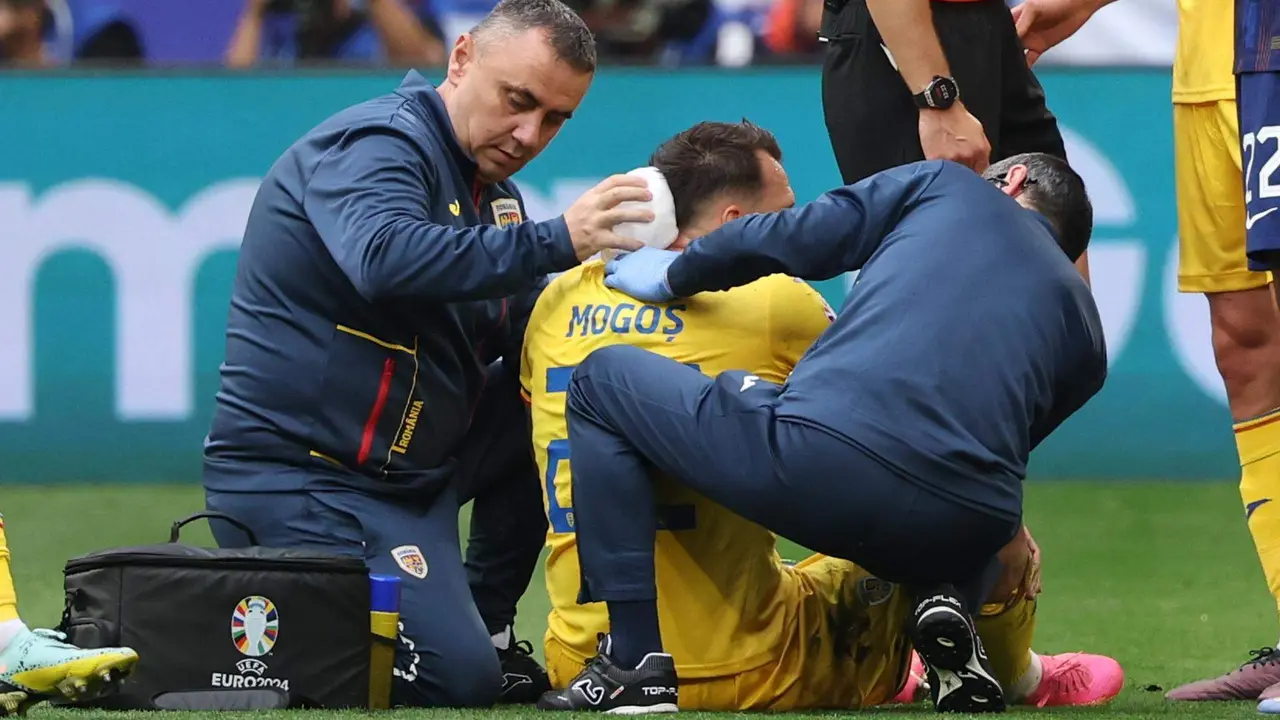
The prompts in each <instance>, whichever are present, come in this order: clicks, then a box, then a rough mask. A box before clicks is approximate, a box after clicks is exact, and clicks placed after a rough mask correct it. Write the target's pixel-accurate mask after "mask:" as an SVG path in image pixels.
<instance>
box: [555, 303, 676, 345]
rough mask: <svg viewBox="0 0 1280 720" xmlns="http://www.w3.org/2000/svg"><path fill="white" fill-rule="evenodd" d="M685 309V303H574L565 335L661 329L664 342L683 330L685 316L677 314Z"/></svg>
mask: <svg viewBox="0 0 1280 720" xmlns="http://www.w3.org/2000/svg"><path fill="white" fill-rule="evenodd" d="M686 309H687V308H686V306H684V305H667V306H662V305H649V304H636V303H629V302H624V303H618V304H617V305H606V304H603V303H599V304H596V303H589V304H587V305H574V306H573V311H572V315H571V316H570V318H569V330H568V332H566V333H565V335H564V336H565V337H573V336H574V335H577V336H578V337H586V336H587V335H603V334H604V333H606V332H612V333H616V334H619V335H623V334H627V333H633V332H635V333H640V334H642V335H652V334H653V333H662V334H663V335H666V336H667V342H671V341H672V340H674V339H675V336H676V335H679V334H680V332H681V331H682V330H684V319H683V318H682V317H680V313H682V312H684V311H685V310H686Z"/></svg>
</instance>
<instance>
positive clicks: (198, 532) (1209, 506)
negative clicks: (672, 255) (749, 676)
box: [0, 482, 1278, 720]
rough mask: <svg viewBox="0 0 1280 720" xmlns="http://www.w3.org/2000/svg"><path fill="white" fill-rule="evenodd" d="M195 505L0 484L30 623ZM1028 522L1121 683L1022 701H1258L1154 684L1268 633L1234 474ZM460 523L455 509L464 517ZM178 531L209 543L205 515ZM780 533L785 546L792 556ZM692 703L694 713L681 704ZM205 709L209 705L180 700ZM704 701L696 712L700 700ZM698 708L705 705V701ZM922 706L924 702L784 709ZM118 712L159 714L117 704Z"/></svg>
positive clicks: (1132, 719)
mask: <svg viewBox="0 0 1280 720" xmlns="http://www.w3.org/2000/svg"><path fill="white" fill-rule="evenodd" d="M203 506H204V503H203V496H202V492H201V490H200V488H199V487H196V486H191V485H183V486H160V485H139V486H128V487H121V486H110V487H108V486H79V487H68V486H20V485H4V486H2V487H0V510H3V512H4V513H5V521H6V531H7V532H8V534H9V543H10V547H11V549H12V550H13V552H14V558H13V566H14V567H13V569H14V574H15V578H16V582H17V586H18V596H19V602H20V603H21V606H22V612H23V615H24V618H25V619H26V620H27V622H28V624H31V625H40V626H50V625H54V624H56V623H57V622H58V618H59V615H60V612H61V603H62V574H61V571H62V566H63V563H64V562H66V560H67V559H68V558H70V557H73V556H76V555H79V554H82V553H86V552H90V551H93V550H100V549H103V548H108V547H118V546H124V545H135V544H148V543H155V542H164V541H165V540H167V539H168V533H169V525H170V523H172V521H173V520H175V519H177V518H178V517H181V516H184V515H186V514H188V513H191V512H195V511H198V510H200V509H202V508H203ZM1027 524H1028V526H1029V527H1030V528H1031V531H1032V533H1033V534H1034V535H1035V537H1036V539H1037V540H1038V542H1039V543H1040V547H1041V548H1042V550H1043V551H1044V595H1042V596H1041V602H1040V606H1039V622H1038V626H1037V631H1036V642H1035V646H1036V650H1037V651H1039V652H1042V653H1058V652H1067V651H1072V650H1088V651H1091V652H1100V653H1106V654H1108V655H1112V656H1113V657H1116V658H1117V659H1119V660H1120V662H1121V663H1122V664H1123V665H1124V667H1125V670H1126V674H1127V676H1126V681H1125V690H1124V692H1123V693H1122V694H1121V695H1120V697H1119V698H1117V699H1116V701H1115V702H1113V703H1112V704H1111V705H1109V706H1107V707H1103V708H1089V709H1067V710H1031V709H1026V708H1016V709H1014V710H1012V711H1011V712H1012V714H1015V715H1021V716H1026V715H1028V714H1030V713H1035V714H1050V715H1054V716H1071V717H1078V718H1103V717H1105V718H1116V719H1118V720H1137V719H1138V718H1143V719H1145V718H1157V717H1159V718H1165V717H1173V718H1183V717H1185V718H1214V719H1217V720H1229V719H1231V718H1245V717H1253V718H1256V717H1259V716H1258V715H1257V714H1256V712H1255V710H1254V704H1253V703H1212V704H1174V703H1170V702H1167V701H1165V700H1164V698H1163V691H1164V690H1167V689H1169V688H1171V687H1173V686H1175V685H1177V684H1179V683H1182V682H1185V681H1188V680H1193V679H1197V678H1200V677H1207V676H1210V675H1216V674H1218V673H1220V672H1222V671H1224V670H1226V669H1228V668H1230V667H1233V666H1234V665H1237V664H1239V663H1240V662H1242V661H1243V660H1244V659H1246V658H1247V650H1248V649H1250V648H1255V647H1258V646H1261V645H1270V644H1272V643H1273V642H1274V640H1275V638H1276V637H1277V631H1278V626H1277V622H1276V606H1275V603H1274V602H1273V601H1272V599H1271V597H1270V596H1269V595H1268V593H1267V591H1266V585H1265V583H1264V581H1263V577H1262V571H1261V569H1260V568H1259V567H1258V561H1257V558H1256V556H1255V555H1254V551H1253V545H1252V542H1251V540H1250V539H1249V535H1248V532H1247V530H1246V528H1245V525H1244V522H1243V513H1242V511H1241V507H1240V497H1239V492H1238V490H1237V489H1236V487H1235V485H1234V484H1231V483H1214V484H1203V485H1192V484H1173V483H1155V482H1152V483H1116V484H1095V483H1037V482H1031V483H1029V485H1028V488H1027ZM464 527H465V523H464ZM183 539H184V541H185V542H189V543H194V544H211V543H212V541H211V539H210V536H209V534H208V531H207V529H206V528H205V526H204V525H203V523H196V524H193V526H189V527H188V528H187V530H186V532H184V534H183ZM803 554H804V553H803V551H802V550H800V549H799V548H794V547H790V548H785V549H784V556H787V557H791V558H798V557H802V556H803ZM546 606H547V601H546V593H545V591H544V590H543V585H542V577H541V575H539V576H537V577H535V578H534V581H533V586H532V587H531V589H530V592H529V593H528V594H527V595H526V596H525V599H524V601H523V603H522V605H521V616H520V620H519V626H518V628H517V633H518V634H519V635H520V637H523V638H529V639H531V640H533V641H534V645H535V647H536V646H538V645H539V640H540V639H541V634H542V631H543V628H544V619H545V617H546ZM369 714H370V713H365V712H329V713H326V712H312V711H306V712H302V711H289V712H288V713H287V714H282V715H283V716H284V717H288V718H293V717H295V716H305V717H300V718H299V720H313V717H314V720H320V718H321V716H323V717H325V718H329V717H333V718H343V719H344V720H345V718H354V717H357V716H361V717H363V716H367V715H369ZM684 714H685V715H694V713H684ZM191 715H196V716H199V715H205V713H191ZM207 715H208V716H209V717H208V718H207V719H206V718H191V719H190V720H215V719H216V720H224V719H225V720H242V718H245V719H247V718H255V719H257V718H261V713H208V714H207ZM377 715H378V716H379V717H388V718H395V720H405V719H407V718H413V719H414V720H436V719H439V720H444V719H445V718H449V719H451V720H452V719H455V718H456V719H459V720H470V719H471V718H479V717H487V716H499V717H535V716H537V717H546V715H545V714H541V713H538V712H536V711H535V710H533V709H530V708H517V709H498V710H485V711H425V710H400V711H393V712H386V713H378V714H377ZM696 715H699V716H701V715H703V714H696ZM706 715H707V716H711V715H715V714H712V713H707V714H706ZM834 715H843V716H849V715H854V716H857V717H868V718H925V717H934V714H933V713H932V711H931V710H930V709H929V708H928V707H927V706H926V705H919V706H916V707H913V708H911V709H908V710H894V711H886V710H882V709H878V708H877V709H873V710H864V711H858V712H856V713H851V712H845V713H816V714H807V715H789V716H788V717H832V716H834ZM29 716H30V717H31V718H32V720H73V719H77V718H83V719H84V720H89V718H90V717H94V718H95V720H96V718H97V717H98V716H101V717H107V718H120V719H121V720H124V717H125V714H122V713H92V712H84V711H67V710H61V709H53V708H49V707H47V706H41V707H37V708H35V709H33V710H31V712H30V714H29ZM128 716H129V720H135V717H136V718H148V719H152V718H154V717H155V715H154V714H150V713H140V714H129V715H128Z"/></svg>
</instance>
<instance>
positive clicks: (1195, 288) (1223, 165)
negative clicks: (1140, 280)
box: [1173, 100, 1271, 293]
mask: <svg viewBox="0 0 1280 720" xmlns="http://www.w3.org/2000/svg"><path fill="white" fill-rule="evenodd" d="M1173 138H1174V140H1173V165H1174V177H1175V179H1176V184H1177V190H1178V289H1179V290H1181V291H1182V292H1196V293H1217V292H1233V291H1239V290H1249V289H1251V288H1256V287H1262V286H1263V285H1266V284H1267V283H1269V282H1271V276H1270V273H1258V272H1252V271H1250V270H1249V267H1248V263H1247V260H1246V258H1245V254H1244V252H1245V245H1244V235H1245V231H1244V218H1245V212H1244V180H1243V178H1242V173H1241V170H1240V123H1239V119H1238V118H1237V116H1236V103H1235V101H1233V100H1220V101H1217V102H1207V103H1185V104H1175V105H1174V106H1173Z"/></svg>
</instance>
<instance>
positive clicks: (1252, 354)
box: [1208, 287, 1280, 410]
mask: <svg viewBox="0 0 1280 720" xmlns="http://www.w3.org/2000/svg"><path fill="white" fill-rule="evenodd" d="M1208 298H1209V319H1210V323H1211V324H1212V327H1213V353H1214V357H1215V358H1216V360H1217V364H1218V371H1219V372H1220V373H1221V374H1222V379H1223V383H1224V384H1225V385H1226V387H1227V394H1228V395H1231V396H1235V395H1238V394H1239V393H1241V392H1244V388H1246V387H1248V386H1251V385H1254V384H1256V383H1257V381H1258V380H1259V379H1262V378H1263V377H1265V376H1268V375H1280V362H1278V361H1280V313H1278V312H1277V310H1276V306H1275V303H1274V301H1273V299H1272V296H1271V289H1270V288H1269V287H1261V288H1254V289H1252V290H1244V291H1240V292H1231V293H1214V294H1211V295H1209V296H1208ZM1265 409H1266V408H1264V410H1265Z"/></svg>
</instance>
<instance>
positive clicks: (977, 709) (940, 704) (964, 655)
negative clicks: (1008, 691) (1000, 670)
mask: <svg viewBox="0 0 1280 720" xmlns="http://www.w3.org/2000/svg"><path fill="white" fill-rule="evenodd" d="M974 643H975V638H974V635H973V630H972V629H971V628H970V626H969V621H968V620H967V619H965V617H964V615H962V614H960V612H959V611H957V610H955V609H954V608H950V607H947V606H945V605H940V606H937V607H933V608H930V609H928V610H926V611H925V612H924V613H923V614H922V615H921V616H920V617H919V618H918V619H917V620H916V632H915V645H916V652H918V653H920V659H921V660H923V661H924V664H925V665H926V666H927V667H928V668H929V669H930V670H932V671H933V672H932V674H933V675H934V677H933V678H932V680H933V682H934V683H935V684H936V692H937V697H939V698H940V699H939V700H937V701H936V702H935V705H934V709H935V710H937V711H938V712H960V713H990V712H1004V710H1005V703H1004V691H1003V690H1002V689H1001V687H1000V683H998V682H996V680H995V678H993V677H991V675H990V674H989V671H988V670H987V669H985V668H984V667H983V666H982V661H981V660H979V659H978V654H977V652H975V650H976V648H975V646H974ZM947 688H954V689H952V690H950V691H949V692H945V693H944V692H943V691H944V690H946V689H947Z"/></svg>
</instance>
